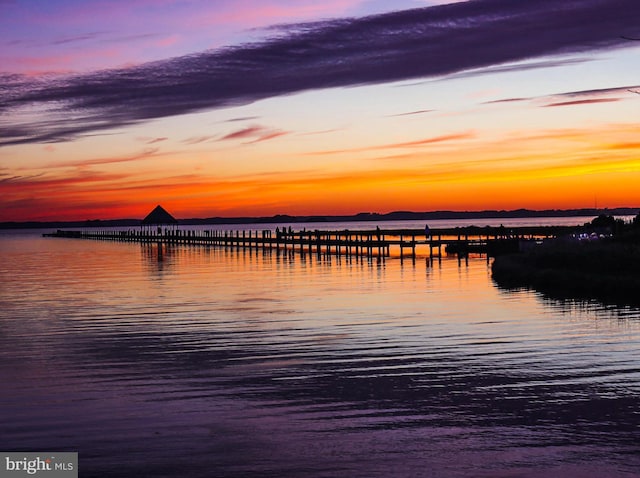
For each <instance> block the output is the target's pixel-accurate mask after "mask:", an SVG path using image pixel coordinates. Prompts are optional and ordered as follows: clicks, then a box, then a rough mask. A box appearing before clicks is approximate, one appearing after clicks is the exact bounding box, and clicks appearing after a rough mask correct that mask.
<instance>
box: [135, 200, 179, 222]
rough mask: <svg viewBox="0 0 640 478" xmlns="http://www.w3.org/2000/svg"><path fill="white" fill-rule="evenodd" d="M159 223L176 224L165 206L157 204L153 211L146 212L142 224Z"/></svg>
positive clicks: (175, 220)
mask: <svg viewBox="0 0 640 478" xmlns="http://www.w3.org/2000/svg"><path fill="white" fill-rule="evenodd" d="M160 224H178V221H177V219H176V218H175V217H173V216H172V215H171V214H169V213H168V212H167V211H166V209H165V208H163V207H162V206H160V205H157V206H156V207H155V209H154V210H153V211H151V212H150V213H149V214H147V217H145V218H144V219H143V220H142V225H143V226H150V225H160Z"/></svg>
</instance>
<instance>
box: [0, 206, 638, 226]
mask: <svg viewBox="0 0 640 478" xmlns="http://www.w3.org/2000/svg"><path fill="white" fill-rule="evenodd" d="M637 212H638V208H637V207H636V208H629V207H625V208H614V209H604V210H602V209H592V208H583V209H544V210H531V209H513V210H484V211H431V212H412V211H394V212H389V213H384V214H380V213H375V212H361V213H358V214H353V215H314V216H291V215H288V214H277V215H274V216H260V217H208V218H190V219H178V224H180V225H185V226H186V225H191V226H197V225H206V224H283V223H287V224H299V223H314V222H317V223H321V222H358V221H370V222H375V221H430V220H439V219H503V218H504V219H507V218H535V217H572V216H585V217H594V216H597V215H598V214H607V215H612V216H633V215H635V214H636V213H637ZM140 222H141V220H140V219H106V220H105V219H87V220H84V221H47V222H43V221H22V222H20V221H12V222H1V223H0V229H41V228H69V227H134V226H139V225H140Z"/></svg>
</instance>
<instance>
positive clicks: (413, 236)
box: [44, 228, 548, 259]
mask: <svg viewBox="0 0 640 478" xmlns="http://www.w3.org/2000/svg"><path fill="white" fill-rule="evenodd" d="M496 231H497V228H493V230H492V231H485V232H484V233H482V232H478V233H475V234H470V233H469V232H468V231H467V232H464V230H458V229H456V230H454V231H451V230H446V231H440V232H439V231H437V230H435V231H433V233H432V234H431V235H430V236H428V237H425V234H424V232H423V231H421V230H411V229H404V230H389V229H387V230H381V229H375V230H368V231H349V230H342V231H320V230H315V231H307V230H302V231H292V230H286V229H283V230H279V229H277V230H276V231H272V230H261V231H251V230H236V231H229V230H199V229H198V230H185V229H174V230H160V231H149V230H142V229H141V230H127V231H111V230H107V229H104V230H92V231H72V230H58V231H56V232H54V233H49V234H44V236H46V237H59V238H74V239H93V240H103V241H121V242H139V243H152V242H155V243H166V244H191V245H209V246H213V247H222V248H226V249H238V250H241V249H262V250H276V251H293V252H299V253H301V254H317V255H322V254H330V255H338V256H356V257H390V256H391V255H396V256H399V257H400V258H401V259H402V258H404V257H412V258H414V259H415V257H416V254H417V249H421V250H422V251H424V254H425V255H428V256H430V257H441V256H442V255H443V252H447V253H453V254H458V256H464V255H468V254H469V253H486V254H487V255H488V256H489V255H497V254H500V253H504V252H514V251H517V250H518V249H519V247H522V242H523V241H534V240H535V238H534V236H533V235H530V236H529V237H528V238H527V237H525V236H524V235H521V234H518V235H514V234H511V235H509V236H506V235H502V234H499V233H498V232H496ZM456 233H457V234H456ZM547 236H548V234H547ZM539 238H540V236H539V235H538V239H539Z"/></svg>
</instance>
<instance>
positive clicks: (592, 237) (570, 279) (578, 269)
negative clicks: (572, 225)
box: [492, 214, 640, 306]
mask: <svg viewBox="0 0 640 478" xmlns="http://www.w3.org/2000/svg"><path fill="white" fill-rule="evenodd" d="M492 276H493V280H494V281H495V282H496V284H498V286H500V287H503V288H508V289H514V288H530V289H534V290H537V291H539V292H542V293H543V294H544V295H546V296H548V297H550V298H557V299H563V298H564V299H584V300H589V299H595V300H598V301H600V302H604V303H611V304H618V305H633V306H640V214H638V215H637V216H635V218H634V219H633V220H632V221H631V222H624V221H623V220H621V219H615V218H614V217H613V216H612V215H605V214H602V215H599V216H598V217H597V218H595V219H594V220H592V221H591V222H589V223H586V224H585V225H584V226H583V227H581V228H576V229H575V231H574V232H573V233H572V234H570V235H567V236H561V237H558V238H556V239H553V240H550V241H545V242H544V243H543V244H540V245H537V246H536V247H532V248H530V249H528V250H527V251H524V252H520V253H514V254H505V255H501V256H498V257H496V258H495V260H494V262H493V264H492Z"/></svg>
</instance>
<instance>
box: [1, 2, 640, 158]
mask: <svg viewBox="0 0 640 478" xmlns="http://www.w3.org/2000/svg"><path fill="white" fill-rule="evenodd" d="M621 12H624V13H623V14H621ZM638 25H640V8H638V4H637V0H571V1H565V2H558V1H557V0H539V1H536V2H515V1H513V0H475V1H469V2H464V3H456V4H451V5H442V6H436V7H428V8H421V9H414V10H407V11H400V12H393V13H388V14H382V15H375V16H370V17H364V18H345V19H337V20H328V21H322V22H314V23H308V24H297V25H288V26H287V25H285V26H280V27H278V29H277V30H276V34H275V36H274V37H273V38H270V39H267V40H264V41H261V42H256V43H251V44H245V45H240V46H236V47H230V48H224V49H219V50H213V51H205V52H202V53H199V54H193V55H188V56H183V57H178V58H173V59H169V60H166V61H158V62H153V63H149V64H144V65H139V66H135V67H131V68H124V69H116V70H108V71H99V72H95V73H90V74H85V75H78V76H72V77H67V78H63V79H60V78H57V79H52V80H51V81H29V80H26V79H22V80H20V81H14V82H11V83H9V85H6V86H4V87H3V88H2V89H0V113H1V114H2V116H1V118H2V119H0V138H2V139H0V146H2V145H12V144H23V143H33V142H53V141H63V140H68V139H70V138H73V137H76V136H78V135H80V134H83V133H87V132H91V131H95V130H99V129H107V128H114V127H119V126H126V125H130V124H133V123H136V122H141V121H147V120H151V119H154V118H162V117H167V116H172V115H179V114H185V113H189V112H194V111H199V110H205V109H211V108H219V107H227V106H234V105H242V104H247V103H251V102H253V101H256V100H259V99H264V98H269V97H273V96H279V95H285V94H290V93H295V92H300V91H305V90H311V89H320V88H331V87H340V86H353V85H363V84H375V83H382V82H389V81H398V80H407V79H418V78H425V77H437V76H444V75H451V74H456V73H461V72H464V71H466V70H470V69H478V68H486V67H492V68H512V67H501V66H500V65H504V64H506V63H514V62H519V61H524V60H530V59H534V58H537V57H548V56H553V55H564V56H566V55H568V54H576V53H577V54H580V53H585V52H591V51H595V50H600V49H606V48H614V47H622V46H629V45H630V43H632V42H629V41H628V40H625V39H624V38H621V36H620V35H621V33H624V32H627V31H636V30H637V28H638ZM544 61H545V62H547V63H545V64H544V65H546V66H549V64H548V61H547V60H544ZM558 61H561V62H562V61H565V62H566V61H567V60H558ZM544 65H543V66H544ZM523 67H527V66H526V65H525V66H518V67H517V68H523ZM533 67H536V65H535V64H534V65H533ZM54 106H55V108H54ZM34 107H35V108H39V109H42V110H45V109H49V110H50V111H49V112H48V119H47V120H44V121H39V122H34V121H32V120H31V119H29V117H22V118H20V121H19V122H18V124H16V118H15V117H14V116H13V113H15V112H16V111H20V110H21V109H23V108H34ZM71 111H73V112H78V111H80V112H82V113H83V114H82V115H78V116H75V117H74V116H71V115H68V112H71ZM79 116H82V118H80V117H79Z"/></svg>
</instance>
